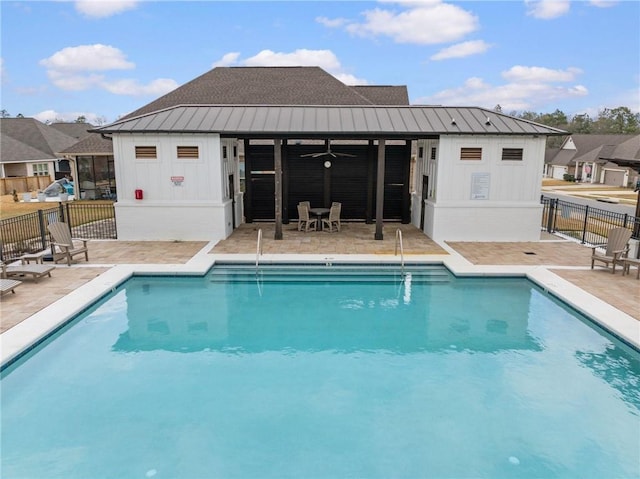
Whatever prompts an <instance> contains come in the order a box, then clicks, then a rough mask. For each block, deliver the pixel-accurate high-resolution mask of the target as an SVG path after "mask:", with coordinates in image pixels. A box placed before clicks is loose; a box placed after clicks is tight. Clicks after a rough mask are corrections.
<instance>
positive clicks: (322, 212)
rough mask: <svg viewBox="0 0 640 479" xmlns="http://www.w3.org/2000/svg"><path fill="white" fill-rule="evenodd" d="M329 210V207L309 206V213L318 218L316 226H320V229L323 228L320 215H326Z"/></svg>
mask: <svg viewBox="0 0 640 479" xmlns="http://www.w3.org/2000/svg"><path fill="white" fill-rule="evenodd" d="M330 211H331V209H330V208H309V213H311V214H312V215H315V217H316V218H317V220H318V226H320V231H322V230H323V227H322V217H323V216H328V215H329V212H330ZM318 226H316V231H317V230H318Z"/></svg>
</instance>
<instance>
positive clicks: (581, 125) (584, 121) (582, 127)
mask: <svg viewBox="0 0 640 479" xmlns="http://www.w3.org/2000/svg"><path fill="white" fill-rule="evenodd" d="M592 130H593V121H592V120H591V117H590V116H589V115H588V114H587V113H582V114H579V115H574V116H573V118H571V121H570V122H569V131H570V132H571V133H591V131H592Z"/></svg>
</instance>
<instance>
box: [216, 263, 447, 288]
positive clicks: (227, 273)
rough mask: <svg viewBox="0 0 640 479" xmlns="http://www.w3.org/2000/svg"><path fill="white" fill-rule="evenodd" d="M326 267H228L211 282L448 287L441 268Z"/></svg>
mask: <svg viewBox="0 0 640 479" xmlns="http://www.w3.org/2000/svg"><path fill="white" fill-rule="evenodd" d="M404 273H405V274H404V275H403V274H402V271H401V268H400V266H386V267H371V266H353V265H348V266H343V265H336V266H326V265H315V264H305V265H264V266H262V265H261V266H259V267H258V270H257V273H256V267H255V265H229V266H226V265H225V266H221V267H214V268H213V269H212V270H211V271H210V272H209V273H208V278H209V280H210V281H211V282H215V283H224V282H247V281H250V282H255V281H256V280H259V281H262V282H353V281H356V282H361V283H389V282H391V283H398V282H402V281H411V282H412V283H430V284H433V283H448V282H450V281H451V273H450V272H449V271H448V270H447V269H446V268H444V267H442V266H405V268H404Z"/></svg>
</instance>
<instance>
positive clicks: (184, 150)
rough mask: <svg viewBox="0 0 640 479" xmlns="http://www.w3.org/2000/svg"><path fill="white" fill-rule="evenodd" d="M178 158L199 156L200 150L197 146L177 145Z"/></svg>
mask: <svg viewBox="0 0 640 479" xmlns="http://www.w3.org/2000/svg"><path fill="white" fill-rule="evenodd" d="M178 158H200V151H199V149H198V147H197V146H179V147H178Z"/></svg>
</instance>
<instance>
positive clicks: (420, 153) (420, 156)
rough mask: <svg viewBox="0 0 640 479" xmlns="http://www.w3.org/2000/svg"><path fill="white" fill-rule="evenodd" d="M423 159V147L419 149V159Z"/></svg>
mask: <svg viewBox="0 0 640 479" xmlns="http://www.w3.org/2000/svg"><path fill="white" fill-rule="evenodd" d="M422 157H424V147H423V146H421V147H420V148H418V158H422Z"/></svg>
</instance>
